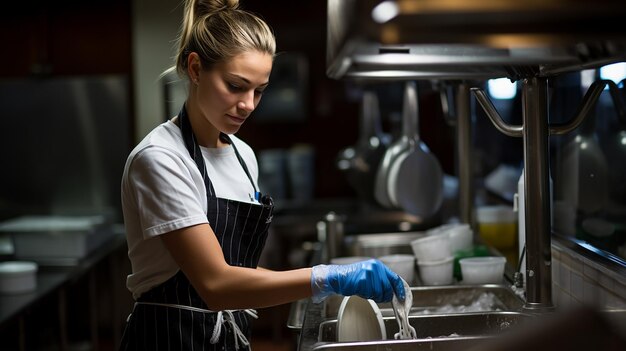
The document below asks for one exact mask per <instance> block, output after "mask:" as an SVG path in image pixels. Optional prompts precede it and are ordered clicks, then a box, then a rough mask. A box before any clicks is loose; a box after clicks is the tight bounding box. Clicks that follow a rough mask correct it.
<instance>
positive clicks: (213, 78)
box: [121, 0, 404, 350]
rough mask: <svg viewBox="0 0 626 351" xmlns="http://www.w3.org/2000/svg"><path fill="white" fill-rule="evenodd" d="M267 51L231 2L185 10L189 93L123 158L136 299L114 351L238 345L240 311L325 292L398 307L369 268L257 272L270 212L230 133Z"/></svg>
mask: <svg viewBox="0 0 626 351" xmlns="http://www.w3.org/2000/svg"><path fill="white" fill-rule="evenodd" d="M275 46H276V44H275V40H274V36H273V34H272V32H271V30H270V28H269V27H268V26H267V24H266V23H265V22H263V21H262V20H261V19H259V18H258V17H256V16H255V15H253V14H251V13H248V12H246V11H243V10H241V9H239V8H238V0H189V1H187V2H186V7H185V18H184V20H183V25H182V30H181V34H180V38H179V49H178V56H177V59H176V69H177V70H178V72H179V74H180V75H182V76H183V77H185V78H186V79H188V80H189V95H188V97H187V100H186V102H185V104H184V106H182V108H181V110H180V113H179V114H178V116H176V117H174V118H173V119H171V120H169V121H167V122H165V123H163V124H161V125H159V126H158V127H156V128H155V129H154V130H153V131H152V132H151V133H150V134H148V135H147V136H146V137H145V139H144V140H143V141H141V142H140V143H139V145H137V147H135V149H134V150H133V151H132V152H131V154H130V156H129V157H128V160H127V162H126V166H125V169H124V175H123V179H122V205H123V212H124V222H125V226H126V233H127V241H128V256H129V258H130V261H131V264H132V273H131V274H130V275H129V276H128V279H127V286H128V289H129V290H130V291H131V292H132V294H133V297H134V298H135V300H136V303H135V306H134V308H133V311H132V314H131V315H130V316H129V319H128V323H127V325H126V329H125V331H124V336H123V340H122V345H121V349H122V350H127V349H139V350H156V349H161V348H167V349H168V350H169V349H175V350H226V349H227V350H235V349H238V348H242V347H247V346H249V343H248V338H249V336H250V321H249V319H250V317H255V312H254V311H253V310H250V309H251V308H259V307H267V306H272V305H278V304H283V303H288V302H291V301H295V300H298V299H302V298H306V297H312V298H313V300H314V301H321V300H323V299H324V298H325V297H326V296H328V295H330V294H333V293H338V294H342V295H354V294H357V295H360V296H362V297H365V298H371V299H374V300H376V301H389V300H391V298H392V296H393V294H394V293H395V294H396V295H397V296H399V297H400V298H401V299H404V288H403V285H402V281H401V279H400V278H399V277H398V275H397V274H395V273H393V272H392V271H390V270H389V269H388V268H387V267H385V266H384V265H383V264H382V263H380V262H379V261H377V260H369V261H363V262H359V263H356V264H352V265H345V266H336V265H318V266H315V267H312V268H305V269H296V270H290V271H282V272H277V271H270V270H265V269H262V268H257V263H258V260H259V256H260V254H261V250H262V248H263V245H264V242H265V238H266V236H267V230H268V227H269V225H270V223H271V220H272V211H273V204H272V201H271V198H270V197H269V196H267V195H261V193H260V192H259V189H258V186H257V175H258V167H257V162H256V159H255V156H254V153H253V151H252V149H251V148H250V147H249V146H248V145H247V144H246V143H244V142H243V141H242V140H240V139H239V138H237V137H236V136H234V134H235V133H236V132H237V131H238V130H239V128H240V127H241V125H242V124H243V123H244V122H245V121H246V119H247V118H249V117H250V114H251V112H252V111H253V110H254V108H255V107H256V106H257V104H258V103H259V100H260V99H261V96H262V94H263V90H264V89H265V88H266V87H267V86H268V84H269V76H270V72H271V69H272V61H273V57H274V54H275Z"/></svg>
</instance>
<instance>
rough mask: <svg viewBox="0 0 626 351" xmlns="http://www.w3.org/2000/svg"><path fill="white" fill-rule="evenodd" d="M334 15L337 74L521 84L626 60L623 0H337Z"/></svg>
mask: <svg viewBox="0 0 626 351" xmlns="http://www.w3.org/2000/svg"><path fill="white" fill-rule="evenodd" d="M327 12H328V23H327V25H328V31H327V74H328V76H329V77H331V78H335V79H342V78H352V79H487V78H496V77H509V78H511V79H514V80H516V79H519V78H521V77H528V76H550V75H555V74H559V73H564V72H568V71H573V70H580V69H585V68H592V67H598V66H601V65H604V64H608V63H612V62H618V61H623V60H626V25H624V23H625V22H626V4H625V3H624V0H594V1H588V0H525V1H520V0H395V1H393V0H392V1H380V0H328V11H327ZM375 18H376V19H375Z"/></svg>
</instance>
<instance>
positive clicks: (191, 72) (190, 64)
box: [187, 52, 202, 84]
mask: <svg viewBox="0 0 626 351" xmlns="http://www.w3.org/2000/svg"><path fill="white" fill-rule="evenodd" d="M201 70H202V63H201V62H200V56H198V54H197V53H195V52H192V53H190V54H189V56H187V75H188V76H189V80H191V81H192V82H194V84H198V79H200V71H201Z"/></svg>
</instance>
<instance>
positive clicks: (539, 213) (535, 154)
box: [522, 77, 554, 313]
mask: <svg viewBox="0 0 626 351" xmlns="http://www.w3.org/2000/svg"><path fill="white" fill-rule="evenodd" d="M522 86H523V90H522V94H523V95H522V103H523V120H524V123H523V125H524V128H523V137H524V182H525V190H524V196H525V197H524V198H525V204H524V206H525V207H524V213H525V220H526V255H527V257H526V279H527V284H526V287H527V289H526V304H525V305H524V310H526V311H528V312H534V313H541V312H548V311H551V310H554V305H553V304H552V277H551V274H552V269H551V262H552V257H551V256H552V255H551V242H550V236H551V225H550V223H551V221H550V185H549V178H548V176H549V170H550V168H549V161H548V155H549V154H548V148H549V136H550V134H549V125H548V99H547V96H548V80H547V78H542V77H533V78H528V79H524V80H523V81H522Z"/></svg>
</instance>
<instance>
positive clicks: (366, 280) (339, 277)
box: [311, 259, 405, 303]
mask: <svg viewBox="0 0 626 351" xmlns="http://www.w3.org/2000/svg"><path fill="white" fill-rule="evenodd" d="M311 287H312V290H313V301H314V302H316V303H317V302H321V301H323V300H324V299H325V298H326V297H327V296H329V295H331V294H332V293H336V294H341V295H344V296H350V295H358V296H361V297H363V298H366V299H372V300H374V301H376V302H388V301H391V299H392V298H393V294H394V293H395V294H396V296H397V297H398V299H399V300H400V301H404V298H405V292H404V284H403V283H402V279H400V277H399V276H398V275H397V274H396V273H394V272H393V271H392V270H390V269H389V268H388V267H387V266H385V265H384V264H383V263H382V262H380V261H379V260H375V259H371V260H367V261H361V262H357V263H353V264H347V265H317V266H314V267H313V268H312V270H311Z"/></svg>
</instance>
